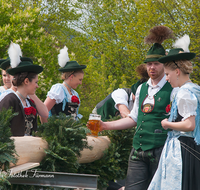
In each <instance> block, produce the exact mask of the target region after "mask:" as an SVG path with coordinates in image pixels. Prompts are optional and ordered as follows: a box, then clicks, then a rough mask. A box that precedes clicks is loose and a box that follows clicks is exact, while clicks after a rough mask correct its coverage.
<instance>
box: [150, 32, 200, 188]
mask: <svg viewBox="0 0 200 190" xmlns="http://www.w3.org/2000/svg"><path fill="white" fill-rule="evenodd" d="M189 42H190V39H189V36H188V35H184V36H183V37H182V38H180V39H178V40H177V41H176V43H175V44H174V46H175V48H174V49H171V50H170V51H169V53H168V55H166V56H164V57H162V58H160V59H159V62H161V63H164V66H165V74H166V80H167V81H168V82H169V83H170V84H171V86H172V87H179V90H178V92H177V94H176V96H175V98H174V100H173V102H172V106H170V105H169V106H168V107H167V108H168V109H169V108H170V107H171V111H170V117H169V119H164V120H163V121H162V122H161V124H162V127H163V128H164V129H172V130H171V131H169V132H168V138H167V140H166V142H165V145H164V148H163V151H162V154H161V157H160V161H159V166H158V169H157V171H156V173H155V175H154V177H153V179H152V181H151V183H150V185H149V187H148V190H197V189H200V180H199V176H200V87H199V86H198V85H197V84H194V83H193V82H192V81H191V80H190V78H189V75H190V73H192V70H193V67H192V62H191V61H190V60H191V59H193V58H194V57H195V53H190V52H189V49H188V46H189ZM183 46H184V47H186V48H184V47H183Z"/></svg>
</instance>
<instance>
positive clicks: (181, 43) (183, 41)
mask: <svg viewBox="0 0 200 190" xmlns="http://www.w3.org/2000/svg"><path fill="white" fill-rule="evenodd" d="M189 45H190V37H189V35H187V34H185V35H184V36H182V37H181V38H179V39H177V40H176V41H175V43H174V45H173V46H174V47H175V48H182V49H183V50H184V52H190V50H189Z"/></svg>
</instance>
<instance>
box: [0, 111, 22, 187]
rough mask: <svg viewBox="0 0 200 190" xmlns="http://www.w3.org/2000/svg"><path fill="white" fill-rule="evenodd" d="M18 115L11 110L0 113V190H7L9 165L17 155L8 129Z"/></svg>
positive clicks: (14, 160) (15, 160) (14, 161)
mask: <svg viewBox="0 0 200 190" xmlns="http://www.w3.org/2000/svg"><path fill="white" fill-rule="evenodd" d="M17 114H18V113H12V110H11V109H8V110H5V109H3V110H2V111H1V112H0V168H1V173H0V189H7V185H10V183H9V181H8V180H7V178H8V176H9V168H10V167H9V165H10V163H14V164H15V163H16V162H17V158H16V157H15V156H16V155H17V153H16V150H15V145H14V140H13V139H11V138H10V137H11V136H12V133H11V129H10V127H9V126H10V121H11V119H12V118H13V117H14V116H16V115H17Z"/></svg>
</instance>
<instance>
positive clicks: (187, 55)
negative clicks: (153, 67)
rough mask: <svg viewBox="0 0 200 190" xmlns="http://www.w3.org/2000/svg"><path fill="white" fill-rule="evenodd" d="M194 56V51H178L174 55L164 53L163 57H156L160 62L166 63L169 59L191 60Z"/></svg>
mask: <svg viewBox="0 0 200 190" xmlns="http://www.w3.org/2000/svg"><path fill="white" fill-rule="evenodd" d="M195 56H196V54H195V53H190V52H187V53H178V54H175V55H166V56H165V57H161V58H159V59H158V61H159V62H161V63H167V62H170V61H177V60H191V59H193V58H194V57H195Z"/></svg>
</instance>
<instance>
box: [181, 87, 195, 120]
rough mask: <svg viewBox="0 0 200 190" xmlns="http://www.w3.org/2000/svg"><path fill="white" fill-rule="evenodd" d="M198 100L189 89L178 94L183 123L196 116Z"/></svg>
mask: <svg viewBox="0 0 200 190" xmlns="http://www.w3.org/2000/svg"><path fill="white" fill-rule="evenodd" d="M197 103H198V102H197V98H196V96H195V95H194V94H192V93H191V92H190V91H189V90H187V89H181V90H180V91H179V92H178V93H177V105H178V113H179V114H180V115H181V116H182V117H183V119H182V121H184V120H185V119H187V118H188V117H190V116H196V109H197Z"/></svg>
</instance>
